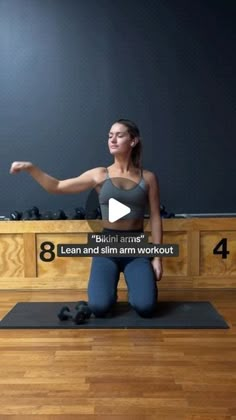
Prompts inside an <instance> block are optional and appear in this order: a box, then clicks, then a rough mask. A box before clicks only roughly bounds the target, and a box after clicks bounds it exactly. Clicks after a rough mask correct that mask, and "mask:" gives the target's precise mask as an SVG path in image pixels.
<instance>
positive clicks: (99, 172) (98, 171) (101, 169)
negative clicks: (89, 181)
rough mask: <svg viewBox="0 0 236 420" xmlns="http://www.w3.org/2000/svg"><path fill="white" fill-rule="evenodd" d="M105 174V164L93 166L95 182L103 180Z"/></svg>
mask: <svg viewBox="0 0 236 420" xmlns="http://www.w3.org/2000/svg"><path fill="white" fill-rule="evenodd" d="M106 174H107V168H106V167H105V166H98V167H96V168H94V175H95V178H96V182H97V183H98V184H99V183H100V182H103V181H104V178H105V177H106Z"/></svg>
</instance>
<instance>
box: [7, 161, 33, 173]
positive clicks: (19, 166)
mask: <svg viewBox="0 0 236 420" xmlns="http://www.w3.org/2000/svg"><path fill="white" fill-rule="evenodd" d="M32 167H33V164H32V163H31V162H13V163H12V164H11V167H10V174H17V173H19V172H22V171H28V170H29V169H30V168H32Z"/></svg>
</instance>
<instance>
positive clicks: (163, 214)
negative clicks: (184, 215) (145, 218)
mask: <svg viewBox="0 0 236 420" xmlns="http://www.w3.org/2000/svg"><path fill="white" fill-rule="evenodd" d="M160 214H161V217H163V218H164V219H170V218H172V217H175V215H174V213H168V212H167V211H166V208H165V206H164V205H163V204H161V205H160Z"/></svg>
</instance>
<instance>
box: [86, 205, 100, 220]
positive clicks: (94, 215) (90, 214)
mask: <svg viewBox="0 0 236 420" xmlns="http://www.w3.org/2000/svg"><path fill="white" fill-rule="evenodd" d="M85 217H86V219H87V220H95V219H102V213H101V208H100V206H98V207H97V208H96V209H88V210H87V213H86V216H85Z"/></svg>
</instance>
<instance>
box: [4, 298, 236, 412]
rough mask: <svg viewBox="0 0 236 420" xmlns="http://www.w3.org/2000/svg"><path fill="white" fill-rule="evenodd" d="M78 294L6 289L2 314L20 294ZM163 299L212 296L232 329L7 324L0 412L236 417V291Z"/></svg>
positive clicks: (30, 299)
mask: <svg viewBox="0 0 236 420" xmlns="http://www.w3.org/2000/svg"><path fill="white" fill-rule="evenodd" d="M81 298H86V296H85V295H81V294H80V296H77V295H76V294H75V292H72V291H68V292H65V291H63V292H59V291H56V292H54V291H52V292H48V291H46V292H33V291H32V292H12V291H11V292H10V291H9V292H8V291H1V292H0V318H2V317H3V316H4V315H5V314H6V313H7V312H8V311H9V310H10V309H11V308H12V307H13V305H14V304H15V303H16V302H20V301H71V300H80V299H81ZM120 298H121V299H122V298H123V296H121V295H120ZM160 299H161V300H166V299H168V300H187V299H188V300H210V301H211V302H212V303H213V304H214V305H215V307H216V308H217V309H218V311H219V312H220V313H221V314H222V315H223V316H224V318H225V320H226V321H227V322H228V324H229V325H230V329H228V330H168V329H167V330H141V329H139V330H0V420H3V419H7V420H9V419H22V420H23V419H24V420H29V419H35V420H37V419H41V420H47V419H50V420H53V419H58V420H64V419H65V420H72V419H73V420H74V419H81V420H83V419H86V420H90V419H91V420H98V419H99V420H113V419H114V420H132V419H137V420H141V419H142V420H145V419H150V420H152V419H153V420H157V419H158V420H165V419H170V420H177V419H181V420H183V419H188V420H190V419H191V420H198V419H204V420H209V419H211V420H216V419H217V420H220V419H236V304H235V301H236V291H232V290H228V291H222V290H215V291H214V290H211V291H210V290H202V291H197V292H196V291H195V292H193V291H187V290H186V291H172V292H167V291H162V292H161V296H160Z"/></svg>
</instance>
